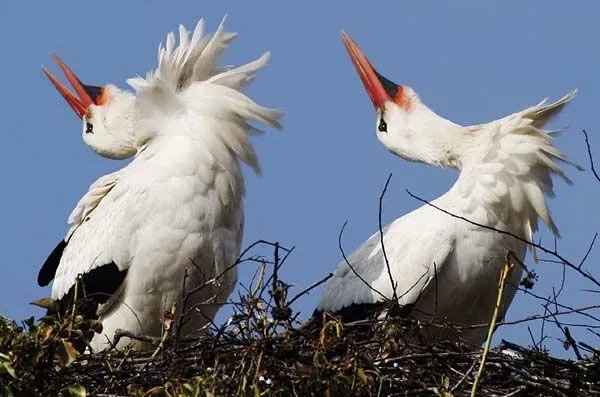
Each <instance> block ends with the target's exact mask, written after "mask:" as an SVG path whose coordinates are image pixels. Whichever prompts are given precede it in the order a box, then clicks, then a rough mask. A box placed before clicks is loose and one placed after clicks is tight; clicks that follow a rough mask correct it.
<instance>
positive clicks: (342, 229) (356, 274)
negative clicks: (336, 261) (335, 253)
mask: <svg viewBox="0 0 600 397" xmlns="http://www.w3.org/2000/svg"><path fill="white" fill-rule="evenodd" d="M347 224H348V221H345V222H344V224H343V225H342V228H341V229H340V233H339V235H338V247H339V249H340V252H341V253H342V257H343V258H344V262H346V265H348V267H349V268H350V270H352V273H354V275H355V276H356V277H357V278H358V279H359V280H360V281H361V282H362V283H363V284H365V285H366V286H367V287H369V289H370V290H371V291H373V292H375V293H376V294H377V295H379V296H381V297H382V298H383V300H384V301H386V302H388V301H389V299H388V298H387V297H386V296H385V295H384V294H382V293H381V292H379V291H378V290H376V289H375V288H373V287H372V286H371V283H369V282H368V281H367V280H365V279H364V278H363V277H362V276H361V275H360V274H358V272H357V271H356V270H355V269H354V266H352V265H351V264H350V262H349V261H348V258H347V257H346V253H345V252H344V247H342V235H343V234H344V229H345V228H346V225H347Z"/></svg>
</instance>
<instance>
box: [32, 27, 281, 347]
mask: <svg viewBox="0 0 600 397" xmlns="http://www.w3.org/2000/svg"><path fill="white" fill-rule="evenodd" d="M233 37H234V34H231V33H225V32H224V31H223V22H221V25H220V26H219V28H218V29H217V31H216V32H215V33H214V34H213V35H209V36H203V22H202V20H200V22H199V23H198V25H197V26H196V29H195V30H194V32H193V35H192V37H191V38H190V37H189V35H188V32H187V30H185V28H183V27H180V42H179V46H178V47H177V48H174V44H175V40H174V35H173V34H169V35H168V37H167V41H166V46H165V47H164V48H163V47H162V45H161V46H160V48H159V53H158V67H157V69H156V70H155V71H154V72H152V73H149V74H148V75H147V76H146V78H141V77H137V78H133V79H129V80H128V83H129V85H131V86H132V87H133V88H134V89H135V94H134V93H130V92H127V91H123V90H120V89H118V88H116V87H115V86H112V85H107V86H105V87H101V88H100V87H93V86H87V85H84V84H83V83H81V82H80V80H79V79H78V78H77V77H76V76H75V74H74V73H73V72H72V71H71V70H70V69H69V68H68V67H67V66H66V65H65V64H64V63H62V62H61V61H60V60H59V59H58V58H56V59H57V62H58V64H59V66H60V67H61V69H62V70H63V71H64V72H65V74H66V75H67V78H68V80H69V82H70V83H71V85H72V86H73V88H74V90H75V91H76V93H77V95H78V97H79V98H77V97H76V96H75V95H74V94H72V93H70V92H69V90H68V89H67V88H66V87H64V86H63V85H62V84H61V83H60V82H59V81H58V80H57V79H56V78H55V77H54V76H53V75H52V74H51V73H49V72H48V71H46V74H47V75H48V77H49V78H50V79H51V80H52V82H53V83H54V84H55V86H56V87H57V89H58V90H59V92H60V93H61V94H62V95H63V96H64V98H65V99H66V100H67V102H68V103H69V104H70V105H71V107H72V108H73V109H74V110H75V112H76V113H77V114H78V115H79V116H80V117H81V118H82V119H83V125H84V132H83V138H84V140H85V142H86V143H87V144H88V145H90V146H91V147H92V148H93V149H94V150H95V151H96V152H98V153H99V154H101V155H103V156H105V157H109V158H126V157H129V156H131V155H132V154H135V158H134V159H133V160H132V161H131V163H129V164H128V165H127V166H126V167H124V168H122V169H121V170H119V171H117V172H114V173H112V174H109V175H106V176H103V177H101V178H99V179H98V180H97V181H96V182H95V183H94V184H92V186H91V187H90V189H89V191H88V193H87V194H86V195H85V196H84V197H83V198H82V199H81V200H80V201H79V203H78V204H77V206H76V208H75V210H74V211H73V212H72V213H71V215H70V217H69V223H70V224H71V228H70V230H69V231H68V233H67V235H66V237H65V239H64V240H63V241H61V242H60V243H59V244H58V246H57V247H56V248H55V249H54V251H53V252H52V253H51V254H50V256H49V257H48V259H47V260H46V262H45V263H44V265H43V266H42V269H41V270H40V273H39V276H38V283H39V284H40V285H41V286H44V285H47V284H48V283H50V281H51V280H54V283H53V286H52V297H53V298H54V299H56V300H58V302H59V305H60V307H61V310H63V311H64V310H66V308H67V307H69V306H70V305H71V304H72V302H73V299H74V295H75V292H76V288H75V285H76V283H75V282H76V279H77V277H78V276H80V277H81V285H78V286H77V291H78V292H77V297H78V298H80V299H81V298H82V297H83V296H86V298H87V301H88V302H89V301H90V299H91V301H92V306H93V307H92V309H93V312H94V313H93V314H95V315H97V316H98V317H99V319H100V320H101V321H102V325H103V332H102V334H100V335H96V336H95V337H94V338H93V340H92V342H91V346H92V348H93V350H102V349H104V348H107V347H109V346H110V343H109V341H110V340H112V338H113V335H114V332H115V330H116V329H118V328H123V329H126V330H130V331H134V332H141V333H143V334H146V335H153V336H157V335H160V332H161V315H162V313H163V312H164V311H165V310H169V309H171V307H172V305H173V304H179V305H181V299H182V297H183V295H184V293H183V291H182V288H183V286H184V278H185V276H184V275H185V274H186V273H187V275H188V276H187V278H186V282H185V286H186V289H187V290H191V289H193V288H194V287H197V286H199V285H201V284H203V283H204V282H205V281H209V280H212V279H214V278H215V277H217V276H220V277H219V278H218V279H217V280H215V281H214V282H212V283H209V285H207V287H206V288H203V289H202V290H200V291H199V292H198V293H196V294H194V295H193V296H191V298H190V299H189V300H188V307H186V308H181V307H179V306H177V308H178V310H180V312H181V311H183V310H188V309H190V308H191V307H196V308H197V309H198V311H201V312H202V314H198V313H196V314H195V315H192V316H190V317H189V320H190V321H188V322H187V324H186V326H185V328H184V329H183V331H184V332H187V331H192V330H198V329H199V328H200V327H202V326H203V325H204V324H206V323H207V322H208V320H210V319H212V318H213V317H214V315H215V314H216V311H217V310H218V308H219V307H220V305H222V302H224V301H225V300H226V298H227V297H228V296H229V294H230V292H231V291H232V290H233V288H234V285H235V282H236V279H237V271H236V269H235V268H232V269H229V270H228V271H226V270H227V269H228V268H229V267H230V266H231V265H233V264H234V262H235V260H236V259H237V257H238V255H239V252H240V245H241V241H242V233H243V222H244V213H243V196H244V180H243V176H242V172H241V169H240V164H239V162H240V160H241V161H243V162H244V163H246V164H247V165H249V166H250V167H251V168H252V169H253V170H254V171H255V172H256V173H259V172H260V167H259V164H258V159H257V157H256V153H255V151H254V149H253V147H252V145H251V143H250V141H249V140H248V134H249V133H251V132H253V131H256V130H255V129H253V128H252V127H251V126H250V124H248V121H249V120H256V121H260V122H262V123H265V124H267V125H269V126H271V127H275V128H281V125H280V124H279V122H278V121H277V120H278V119H279V118H280V117H281V115H282V112H281V111H278V110H274V109H268V108H265V107H262V106H260V105H258V104H256V103H255V102H253V101H252V100H251V99H250V98H248V97H247V96H245V95H244V94H242V93H241V92H240V91H239V89H240V88H241V87H242V86H243V85H244V84H246V83H247V82H248V81H250V80H251V79H252V78H253V75H254V72H256V71H257V70H258V69H260V68H261V67H263V66H264V65H265V64H266V62H267V60H268V57H269V54H268V53H265V54H263V55H262V56H261V57H260V58H258V59H257V60H255V61H253V62H250V63H248V64H246V65H242V66H239V67H236V68H232V67H230V68H218V67H217V66H216V64H217V61H218V58H219V55H220V54H221V52H222V51H223V50H224V49H225V48H226V47H227V44H228V43H229V42H230V41H231V39H232V38H233ZM128 342H129V341H128V340H127V339H125V340H123V341H122V342H120V345H122V344H123V343H128Z"/></svg>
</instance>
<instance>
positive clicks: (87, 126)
mask: <svg viewBox="0 0 600 397" xmlns="http://www.w3.org/2000/svg"><path fill="white" fill-rule="evenodd" d="M85 133H86V134H93V133H94V125H93V124H92V123H85Z"/></svg>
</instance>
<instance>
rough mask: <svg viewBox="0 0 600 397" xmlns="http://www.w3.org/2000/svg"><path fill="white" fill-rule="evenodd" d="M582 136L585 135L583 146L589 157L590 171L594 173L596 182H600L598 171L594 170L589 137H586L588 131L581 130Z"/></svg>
mask: <svg viewBox="0 0 600 397" xmlns="http://www.w3.org/2000/svg"><path fill="white" fill-rule="evenodd" d="M583 136H585V146H586V147H587V152H588V156H589V158H590V165H591V167H592V173H593V174H594V176H595V177H596V179H597V180H598V182H600V175H598V173H597V172H596V168H594V157H593V156H592V146H591V145H590V138H589V137H588V133H587V131H586V130H585V129H584V130H583Z"/></svg>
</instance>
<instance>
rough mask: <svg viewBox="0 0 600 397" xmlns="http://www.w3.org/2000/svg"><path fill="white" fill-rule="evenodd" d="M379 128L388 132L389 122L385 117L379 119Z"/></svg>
mask: <svg viewBox="0 0 600 397" xmlns="http://www.w3.org/2000/svg"><path fill="white" fill-rule="evenodd" d="M377 129H378V130H379V131H381V132H387V123H386V122H385V120H384V119H383V117H382V118H380V119H379V126H378V127H377Z"/></svg>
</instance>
